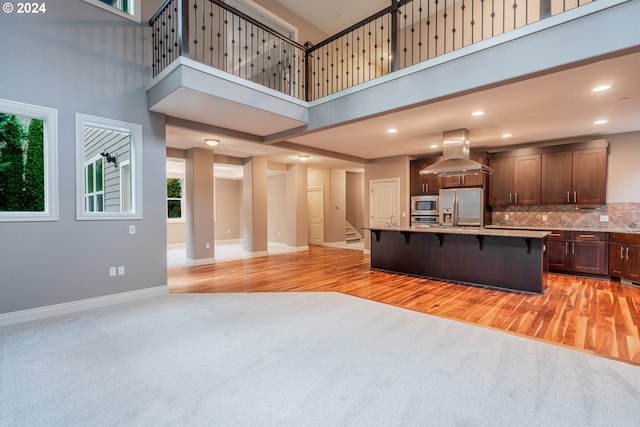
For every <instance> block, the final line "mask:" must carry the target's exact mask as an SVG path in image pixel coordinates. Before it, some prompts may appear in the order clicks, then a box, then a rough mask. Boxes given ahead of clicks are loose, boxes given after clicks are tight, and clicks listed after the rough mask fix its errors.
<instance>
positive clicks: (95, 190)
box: [84, 157, 104, 212]
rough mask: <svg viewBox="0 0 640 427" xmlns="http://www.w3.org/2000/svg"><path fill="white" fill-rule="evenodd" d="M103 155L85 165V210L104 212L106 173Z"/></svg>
mask: <svg viewBox="0 0 640 427" xmlns="http://www.w3.org/2000/svg"><path fill="white" fill-rule="evenodd" d="M103 170H104V168H103V160H102V157H94V158H93V159H91V160H90V161H89V162H87V163H86V164H85V165H84V210H85V212H104V173H103Z"/></svg>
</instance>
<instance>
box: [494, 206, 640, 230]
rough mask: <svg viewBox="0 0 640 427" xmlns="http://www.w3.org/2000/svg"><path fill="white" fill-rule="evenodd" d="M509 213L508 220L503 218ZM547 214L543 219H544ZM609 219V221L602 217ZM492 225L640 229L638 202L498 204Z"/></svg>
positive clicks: (639, 207)
mask: <svg viewBox="0 0 640 427" xmlns="http://www.w3.org/2000/svg"><path fill="white" fill-rule="evenodd" d="M507 216H508V219H505V218H506V217H507ZM544 216H546V220H545V219H544ZM604 217H607V218H608V221H601V219H605V218H604ZM491 223H492V224H493V225H500V226H509V227H588V228H602V229H604V230H606V229H627V228H628V229H640V203H607V204H606V205H600V206H590V207H588V206H579V205H553V206H499V207H495V208H494V209H493V212H492V213H491Z"/></svg>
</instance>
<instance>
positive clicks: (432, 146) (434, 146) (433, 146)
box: [429, 144, 439, 148]
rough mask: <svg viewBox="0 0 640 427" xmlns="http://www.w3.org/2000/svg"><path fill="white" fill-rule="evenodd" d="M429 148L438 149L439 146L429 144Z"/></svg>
mask: <svg viewBox="0 0 640 427" xmlns="http://www.w3.org/2000/svg"><path fill="white" fill-rule="evenodd" d="M429 148H439V145H438V144H431V145H430V146H429Z"/></svg>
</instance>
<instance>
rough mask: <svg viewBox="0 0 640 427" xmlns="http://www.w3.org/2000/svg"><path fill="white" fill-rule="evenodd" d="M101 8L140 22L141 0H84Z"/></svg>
mask: <svg viewBox="0 0 640 427" xmlns="http://www.w3.org/2000/svg"><path fill="white" fill-rule="evenodd" d="M84 1H85V2H87V3H90V4H92V5H94V6H97V7H99V8H101V9H105V10H108V11H110V12H113V13H115V14H116V15H120V16H123V17H125V18H128V19H131V20H133V21H136V22H140V20H141V16H140V8H141V5H142V4H141V1H140V0H84Z"/></svg>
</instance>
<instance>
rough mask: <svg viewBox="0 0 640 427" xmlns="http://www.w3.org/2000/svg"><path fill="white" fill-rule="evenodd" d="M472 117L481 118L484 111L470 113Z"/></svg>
mask: <svg viewBox="0 0 640 427" xmlns="http://www.w3.org/2000/svg"><path fill="white" fill-rule="evenodd" d="M471 115H472V116H482V115H484V111H480V110H478V111H474V112H473V113H471Z"/></svg>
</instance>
